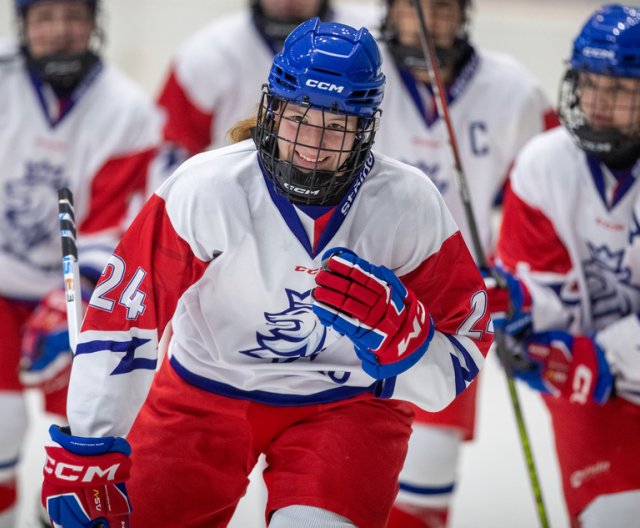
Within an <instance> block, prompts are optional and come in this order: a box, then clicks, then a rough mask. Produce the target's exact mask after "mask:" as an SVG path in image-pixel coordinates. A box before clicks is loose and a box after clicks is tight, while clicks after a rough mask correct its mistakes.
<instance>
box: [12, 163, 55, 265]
mask: <svg viewBox="0 0 640 528" xmlns="http://www.w3.org/2000/svg"><path fill="white" fill-rule="evenodd" d="M64 186H65V181H64V167H62V166H59V165H53V164H51V163H49V162H48V161H42V162H37V163H36V162H29V163H27V166H26V171H25V174H24V176H23V177H22V178H20V179H15V180H10V181H8V182H6V183H5V188H4V196H5V201H4V204H3V205H4V207H3V209H4V210H3V211H2V222H3V225H4V228H3V233H4V237H3V238H4V240H3V243H2V249H3V251H5V252H7V253H10V254H13V255H15V256H17V257H18V258H20V259H21V260H25V261H28V262H30V263H31V264H32V265H34V266H36V267H38V268H39V269H42V270H45V271H51V270H53V269H58V268H59V266H60V263H59V260H55V261H50V260H51V259H50V257H49V258H48V259H47V258H43V256H42V255H40V251H39V249H40V248H43V249H44V250H46V253H50V247H49V245H48V244H50V243H51V241H52V240H53V239H55V238H56V237H57V231H58V229H57V225H58V223H57V218H58V205H57V204H58V200H57V197H56V190H57V189H60V188H61V187H64Z"/></svg>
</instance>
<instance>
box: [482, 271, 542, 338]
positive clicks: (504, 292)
mask: <svg viewBox="0 0 640 528" xmlns="http://www.w3.org/2000/svg"><path fill="white" fill-rule="evenodd" d="M481 271H482V276H483V277H484V284H485V288H486V290H487V296H488V298H489V310H490V311H491V319H492V320H493V325H494V328H495V329H496V330H498V331H500V332H503V333H504V334H507V335H512V336H516V335H521V334H523V333H524V332H526V331H528V330H529V329H530V328H531V295H530V294H529V291H528V290H527V288H526V286H525V285H524V284H523V283H522V282H521V281H520V280H518V278H517V277H515V276H514V275H511V273H509V272H507V271H505V270H504V269H503V268H501V267H500V266H496V267H493V268H491V269H490V270H481Z"/></svg>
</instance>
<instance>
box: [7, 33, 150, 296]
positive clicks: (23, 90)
mask: <svg viewBox="0 0 640 528" xmlns="http://www.w3.org/2000/svg"><path fill="white" fill-rule="evenodd" d="M0 122H1V123H2V126H1V127H0V165H1V166H2V170H1V171H0V182H1V185H2V192H0V211H1V212H0V223H1V224H2V226H1V228H0V269H1V270H2V273H1V275H0V295H2V296H5V297H10V298H17V299H33V300H35V299H39V298H40V297H42V296H43V295H44V294H45V293H46V292H48V291H49V290H51V289H53V288H56V287H60V286H61V285H62V269H61V253H60V235H59V223H58V204H57V203H58V202H57V194H56V192H57V189H59V188H61V187H69V188H70V189H71V190H72V192H73V193H74V196H75V209H76V224H77V226H78V229H79V233H80V235H81V236H80V239H79V246H80V248H79V249H80V252H81V256H80V262H81V265H82V266H84V268H85V270H88V269H90V268H91V269H92V270H93V272H94V273H96V278H97V277H98V276H99V275H100V271H101V270H102V268H103V266H104V264H105V263H106V260H107V258H108V257H109V255H110V254H111V252H112V251H113V248H114V247H115V244H116V243H117V239H118V238H119V235H121V234H122V225H121V224H122V222H123V221H124V220H125V218H126V215H127V211H128V208H129V200H130V198H131V196H132V194H133V193H136V192H141V191H144V190H145V184H146V176H147V168H148V167H149V165H150V163H151V160H152V159H153V157H154V154H155V152H156V150H157V147H158V144H159V142H160V141H161V128H162V127H161V116H160V113H159V112H158V111H157V110H156V109H154V107H153V105H152V103H151V102H150V101H149V100H148V99H147V98H146V97H145V96H144V95H143V93H142V91H141V90H139V89H138V88H137V87H136V86H134V85H133V83H131V82H130V81H129V80H128V79H126V78H125V77H124V76H123V75H122V74H121V73H120V72H119V71H117V70H116V69H114V68H113V67H111V66H108V65H106V64H104V63H102V62H100V63H98V64H97V65H96V67H95V68H94V69H93V70H92V71H91V72H90V73H89V74H88V75H87V77H86V78H85V79H84V81H83V82H82V83H81V85H80V86H79V87H78V88H77V89H76V90H75V91H74V92H73V93H72V94H71V95H70V96H68V97H66V98H64V99H62V100H60V99H58V98H57V97H56V96H55V94H54V93H53V92H52V91H51V89H50V87H49V86H47V85H43V84H42V83H40V82H39V81H38V79H37V78H36V77H35V76H32V75H30V74H29V72H28V70H27V68H26V66H25V62H24V60H23V58H22V55H21V54H20V53H19V52H18V48H17V47H16V46H13V47H12V48H8V47H7V48H5V49H3V59H2V61H0ZM82 235H85V236H82Z"/></svg>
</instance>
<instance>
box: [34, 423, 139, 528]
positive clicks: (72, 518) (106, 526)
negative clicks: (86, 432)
mask: <svg viewBox="0 0 640 528" xmlns="http://www.w3.org/2000/svg"><path fill="white" fill-rule="evenodd" d="M49 434H50V435H51V441H50V442H48V444H47V445H46V447H45V450H46V452H47V460H46V463H45V466H44V483H43V485H42V504H43V506H44V507H45V508H46V509H47V513H48V514H49V517H50V519H51V522H52V523H53V526H62V527H64V528H114V527H118V528H129V526H130V525H129V513H131V504H130V503H129V497H128V495H127V490H126V488H125V484H124V483H125V481H126V480H127V479H128V478H129V469H130V467H131V459H130V458H129V455H130V454H131V447H130V446H129V443H128V442H127V441H126V440H125V439H124V438H120V437H106V438H82V437H78V436H71V435H70V434H69V428H68V427H65V428H60V427H58V426H57V425H52V426H51V427H50V428H49Z"/></svg>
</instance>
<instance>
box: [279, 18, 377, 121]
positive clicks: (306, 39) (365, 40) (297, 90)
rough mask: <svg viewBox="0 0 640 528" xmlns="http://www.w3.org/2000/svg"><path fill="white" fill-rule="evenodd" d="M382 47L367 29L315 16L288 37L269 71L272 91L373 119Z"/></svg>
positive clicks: (301, 100) (316, 106)
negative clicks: (323, 20)
mask: <svg viewBox="0 0 640 528" xmlns="http://www.w3.org/2000/svg"><path fill="white" fill-rule="evenodd" d="M381 64H382V59H381V57H380V51H379V50H378V45H377V44H376V42H375V40H374V38H373V37H372V36H371V33H369V31H368V30H367V29H366V28H362V29H360V30H356V29H354V28H352V27H350V26H346V25H344V24H339V23H336V22H321V21H320V19H319V18H312V19H310V20H308V21H306V22H303V23H302V24H300V25H299V26H298V27H297V28H296V29H295V30H294V31H293V32H292V33H291V34H290V35H289V36H288V37H287V39H286V40H285V43H284V47H283V49H282V51H281V52H280V53H278V54H277V55H276V56H275V58H274V60H273V65H272V66H271V71H270V73H269V90H270V91H271V93H272V94H273V95H275V96H277V97H281V98H282V99H286V100H289V101H292V102H296V103H300V104H308V105H310V106H311V107H313V108H324V109H327V110H331V111H333V112H342V113H345V114H353V115H357V116H362V117H371V116H373V114H374V113H375V112H376V110H377V109H378V107H379V106H380V104H381V103H382V97H383V95H384V83H385V77H384V75H383V73H382V70H381Z"/></svg>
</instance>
